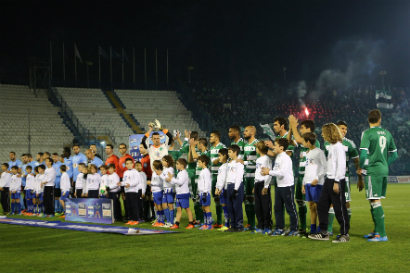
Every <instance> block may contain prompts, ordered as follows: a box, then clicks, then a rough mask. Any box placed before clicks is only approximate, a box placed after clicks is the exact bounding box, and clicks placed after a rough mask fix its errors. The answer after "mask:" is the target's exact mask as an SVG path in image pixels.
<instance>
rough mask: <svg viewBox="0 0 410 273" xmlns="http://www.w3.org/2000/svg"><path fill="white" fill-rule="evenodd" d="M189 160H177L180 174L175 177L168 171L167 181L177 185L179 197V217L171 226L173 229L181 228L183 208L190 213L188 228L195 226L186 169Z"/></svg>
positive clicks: (177, 195)
mask: <svg viewBox="0 0 410 273" xmlns="http://www.w3.org/2000/svg"><path fill="white" fill-rule="evenodd" d="M187 165H188V162H187V161H186V159H184V158H179V159H178V160H177V164H176V168H177V170H178V175H177V177H176V178H175V177H174V176H173V175H172V174H171V173H168V177H167V179H166V180H167V182H169V183H171V184H173V185H175V186H176V197H177V217H176V221H175V224H174V225H173V226H172V227H171V229H177V228H179V222H180V221H181V216H182V209H185V211H186V213H187V215H188V221H189V225H188V226H187V227H186V229H192V228H194V216H193V215H192V211H191V209H190V208H189V198H190V193H189V187H188V183H189V176H188V172H187V171H186V170H185V168H186V166H187Z"/></svg>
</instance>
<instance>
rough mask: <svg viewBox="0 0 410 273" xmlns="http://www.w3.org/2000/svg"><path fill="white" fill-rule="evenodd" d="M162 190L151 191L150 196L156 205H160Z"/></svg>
mask: <svg viewBox="0 0 410 273" xmlns="http://www.w3.org/2000/svg"><path fill="white" fill-rule="evenodd" d="M162 195H163V194H162V191H158V192H153V193H152V197H153V200H154V203H155V204H157V205H162Z"/></svg>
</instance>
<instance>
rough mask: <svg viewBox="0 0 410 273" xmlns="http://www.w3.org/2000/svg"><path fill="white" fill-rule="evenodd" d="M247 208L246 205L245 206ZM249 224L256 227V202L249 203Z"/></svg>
mask: <svg viewBox="0 0 410 273" xmlns="http://www.w3.org/2000/svg"><path fill="white" fill-rule="evenodd" d="M245 209H246V206H245ZM247 216H248V224H249V225H251V227H256V219H255V204H253V203H250V204H248V213H247Z"/></svg>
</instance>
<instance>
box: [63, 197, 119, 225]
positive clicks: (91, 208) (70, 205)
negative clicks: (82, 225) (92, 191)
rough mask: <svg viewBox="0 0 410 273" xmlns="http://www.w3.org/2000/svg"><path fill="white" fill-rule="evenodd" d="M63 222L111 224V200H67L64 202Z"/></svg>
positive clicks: (112, 212) (112, 215)
mask: <svg viewBox="0 0 410 273" xmlns="http://www.w3.org/2000/svg"><path fill="white" fill-rule="evenodd" d="M65 220H66V221H74V222H89V223H100V224H113V223H114V210H113V200H111V199H96V198H68V199H66V201H65Z"/></svg>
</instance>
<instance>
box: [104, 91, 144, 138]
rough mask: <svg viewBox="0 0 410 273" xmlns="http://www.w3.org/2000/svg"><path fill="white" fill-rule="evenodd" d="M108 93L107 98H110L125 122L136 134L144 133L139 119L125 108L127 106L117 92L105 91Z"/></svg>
mask: <svg viewBox="0 0 410 273" xmlns="http://www.w3.org/2000/svg"><path fill="white" fill-rule="evenodd" d="M103 92H104V93H105V94H106V95H107V98H108V99H109V100H110V102H111V103H112V104H113V105H114V107H115V109H116V111H117V112H118V114H119V115H120V116H121V118H122V119H123V120H124V122H125V123H126V124H127V125H128V127H130V128H131V129H132V131H133V132H134V134H137V133H138V134H142V130H141V128H140V127H139V126H138V124H137V121H136V120H135V118H133V117H132V116H130V115H129V114H128V113H127V112H126V111H125V110H124V108H125V106H124V104H123V102H122V101H121V99H120V98H119V97H118V96H117V95H116V94H115V92H113V91H111V90H106V91H103Z"/></svg>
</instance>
